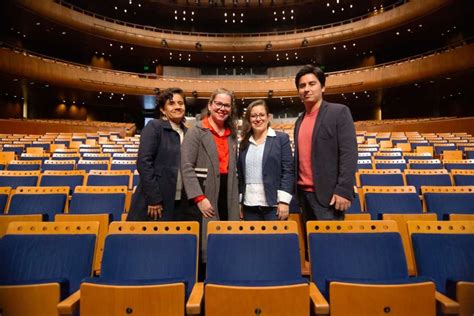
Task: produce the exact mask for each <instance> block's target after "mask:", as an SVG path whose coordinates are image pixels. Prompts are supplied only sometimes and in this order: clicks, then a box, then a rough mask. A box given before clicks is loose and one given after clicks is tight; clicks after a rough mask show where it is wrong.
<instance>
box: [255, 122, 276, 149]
mask: <svg viewBox="0 0 474 316" xmlns="http://www.w3.org/2000/svg"><path fill="white" fill-rule="evenodd" d="M267 137H276V132H275V130H274V129H273V128H271V127H270V126H269V127H268V129H267V136H266V137H265V139H266V138H267ZM249 142H250V143H252V144H254V145H257V143H256V142H255V139H254V138H253V136H250V138H249Z"/></svg>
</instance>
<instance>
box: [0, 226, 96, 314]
mask: <svg viewBox="0 0 474 316" xmlns="http://www.w3.org/2000/svg"><path fill="white" fill-rule="evenodd" d="M98 226H99V225H98V223H94V222H84V223H68V222H64V223H43V222H16V223H11V224H10V226H9V228H8V231H7V234H6V235H5V236H4V237H3V238H2V239H0V266H1V267H2V268H1V269H0V310H2V313H4V315H58V314H59V310H60V309H61V301H63V300H65V299H71V295H72V294H73V293H75V292H76V291H77V290H78V289H79V285H80V282H81V280H82V279H84V278H85V277H90V276H91V274H92V259H93V255H94V248H95V241H96V234H97V230H98Z"/></svg>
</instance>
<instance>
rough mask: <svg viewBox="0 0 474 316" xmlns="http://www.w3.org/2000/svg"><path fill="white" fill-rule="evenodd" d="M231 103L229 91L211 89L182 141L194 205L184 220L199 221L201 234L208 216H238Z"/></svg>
mask: <svg viewBox="0 0 474 316" xmlns="http://www.w3.org/2000/svg"><path fill="white" fill-rule="evenodd" d="M233 103H234V96H233V93H232V92H231V91H229V90H226V89H217V90H216V91H214V92H213V93H212V95H211V98H210V100H209V102H208V104H207V107H206V108H205V109H204V111H203V113H202V115H201V117H200V120H199V119H198V122H197V124H196V125H195V126H194V127H192V128H191V129H189V131H188V133H187V134H186V137H185V138H184V141H183V147H182V153H181V172H182V174H183V183H184V188H185V189H186V194H187V196H188V197H189V198H190V199H193V201H194V203H195V204H196V206H197V208H195V209H194V212H193V211H192V210H190V211H188V214H186V215H185V216H184V218H183V220H198V221H200V222H202V228H203V236H205V231H206V227H207V222H208V221H209V220H212V219H214V220H239V201H238V184H237V174H236V170H237V140H236V137H237V136H236V134H237V132H236V124H235V119H234V117H235V115H234V114H233V110H234V106H233ZM203 239H205V238H203ZM203 248H204V247H203Z"/></svg>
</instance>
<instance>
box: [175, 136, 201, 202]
mask: <svg viewBox="0 0 474 316" xmlns="http://www.w3.org/2000/svg"><path fill="white" fill-rule="evenodd" d="M200 145H201V141H200V137H199V130H198V128H197V127H193V128H191V129H189V130H188V132H187V133H186V135H185V136H184V139H183V144H182V146H181V175H182V177H183V185H184V189H185V190H186V195H187V196H188V198H189V199H194V198H196V197H199V196H203V195H204V192H202V189H201V185H200V184H199V180H198V178H197V176H196V172H195V170H194V168H195V167H196V161H197V157H198V154H199V146H200Z"/></svg>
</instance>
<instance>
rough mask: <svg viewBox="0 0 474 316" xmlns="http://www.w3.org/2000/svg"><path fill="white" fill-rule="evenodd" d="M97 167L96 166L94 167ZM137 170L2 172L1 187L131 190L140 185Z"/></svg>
mask: <svg viewBox="0 0 474 316" xmlns="http://www.w3.org/2000/svg"><path fill="white" fill-rule="evenodd" d="M92 166H95V165H92ZM87 171H88V172H87ZM139 181H140V176H139V174H138V171H137V170H134V171H133V172H132V171H131V170H128V169H124V170H107V169H104V170H85V169H83V170H66V171H63V170H45V171H43V172H41V171H0V187H11V188H13V189H16V188H17V187H18V186H68V187H69V188H70V192H72V191H74V188H75V187H76V186H78V185H88V186H109V185H112V186H117V185H124V186H126V187H127V188H128V189H129V190H132V188H133V187H135V186H136V185H138V182H139Z"/></svg>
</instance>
